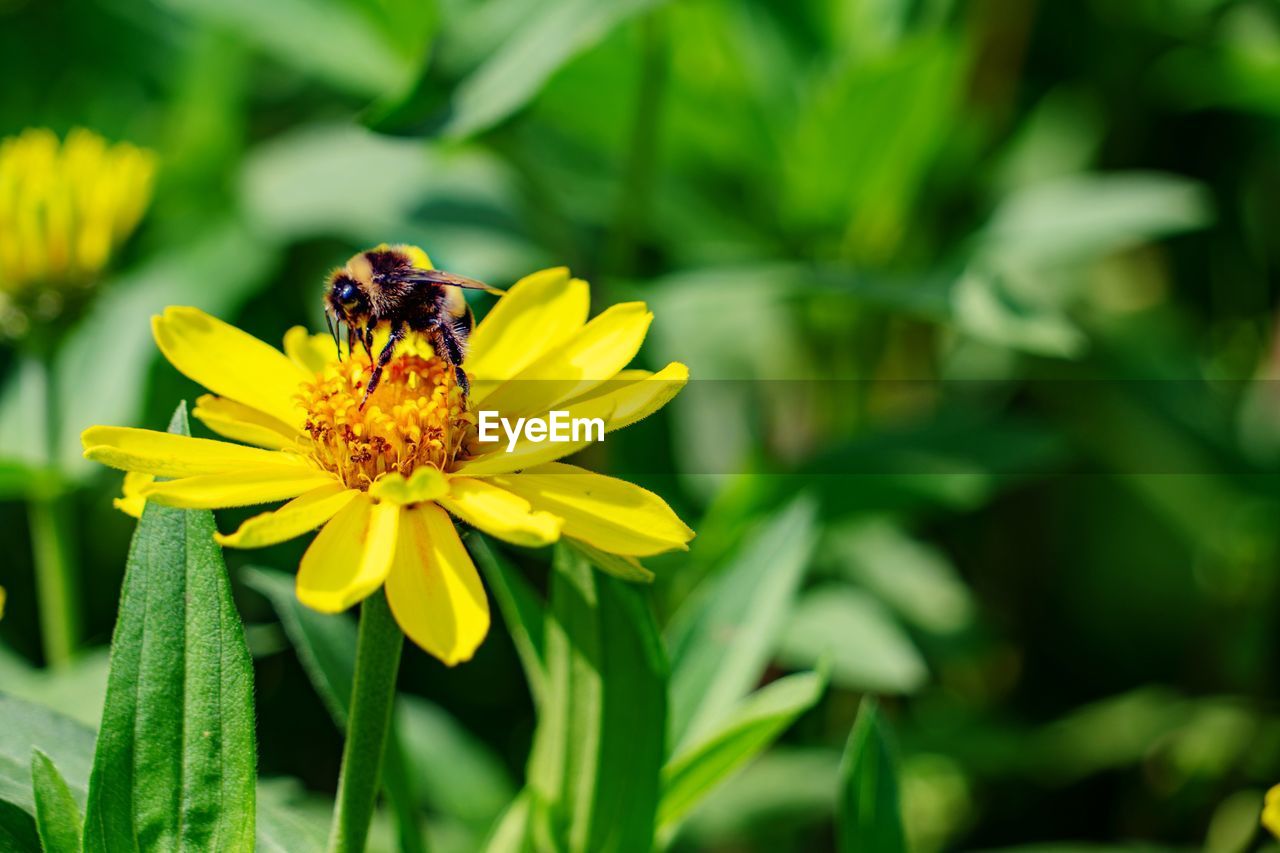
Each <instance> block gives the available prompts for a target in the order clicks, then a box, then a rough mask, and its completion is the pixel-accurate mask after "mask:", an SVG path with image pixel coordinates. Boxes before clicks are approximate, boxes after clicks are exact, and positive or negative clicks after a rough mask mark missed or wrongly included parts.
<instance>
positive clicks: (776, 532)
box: [669, 498, 817, 751]
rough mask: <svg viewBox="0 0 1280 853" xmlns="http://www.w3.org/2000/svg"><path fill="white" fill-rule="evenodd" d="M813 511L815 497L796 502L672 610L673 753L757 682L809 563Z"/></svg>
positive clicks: (711, 726)
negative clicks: (679, 609)
mask: <svg viewBox="0 0 1280 853" xmlns="http://www.w3.org/2000/svg"><path fill="white" fill-rule="evenodd" d="M815 515H816V507H815V505H814V503H813V501H811V500H809V499H807V498H799V499H797V500H795V501H793V502H792V504H791V505H790V506H789V507H787V508H786V509H784V510H783V511H781V512H780V513H778V514H777V515H776V516H774V517H773V518H772V519H771V520H770V521H769V522H768V524H766V525H765V526H764V527H763V528H762V529H760V530H759V531H757V532H756V534H755V535H753V536H751V537H750V538H749V539H747V540H746V541H745V542H743V544H742V547H741V548H740V549H739V551H738V553H737V555H736V556H735V557H734V558H733V560H732V561H731V562H730V564H729V565H728V566H727V567H725V568H724V569H723V570H721V572H720V573H719V575H718V576H716V577H713V578H711V579H709V580H708V581H707V582H705V583H704V584H703V586H702V588H701V590H700V592H698V593H695V595H694V597H693V598H692V599H691V600H690V602H689V604H687V605H686V607H685V610H684V611H682V612H681V613H680V614H678V615H677V618H676V620H675V622H674V623H673V624H672V627H671V630H670V634H669V637H670V648H671V659H672V672H671V719H670V723H671V729H670V735H671V743H672V744H675V745H676V747H675V748H676V750H677V751H678V750H680V749H681V748H683V746H685V745H687V744H688V743H690V742H692V741H693V740H695V739H699V738H701V737H702V736H703V735H705V734H706V733H707V732H709V731H711V730H713V729H715V728H716V727H717V726H718V724H719V723H720V721H721V720H723V719H724V718H725V717H726V715H727V714H728V713H729V712H730V710H731V709H732V708H733V706H734V705H735V704H736V703H737V702H738V700H739V699H741V698H742V697H743V696H745V695H746V694H747V692H748V691H750V690H751V689H752V688H753V687H755V685H756V684H757V683H758V682H759V680H760V676H761V675H762V674H763V673H764V670H765V667H766V666H767V665H768V663H769V661H770V659H771V658H772V657H773V654H774V650H775V645H776V642H777V640H778V638H779V636H780V635H781V632H782V629H783V627H784V625H785V624H786V620H787V617H788V616H789V615H790V612H791V606H792V602H793V600H794V598H795V592H796V589H797V587H798V586H799V584H800V580H801V578H802V577H803V576H804V571H805V569H806V568H807V566H808V565H809V558H810V556H811V555H812V553H813V548H814V544H815V541H816V539H817V534H816V527H815Z"/></svg>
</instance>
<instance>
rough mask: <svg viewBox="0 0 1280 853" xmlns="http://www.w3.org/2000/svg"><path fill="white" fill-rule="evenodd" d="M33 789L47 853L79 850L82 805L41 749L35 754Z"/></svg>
mask: <svg viewBox="0 0 1280 853" xmlns="http://www.w3.org/2000/svg"><path fill="white" fill-rule="evenodd" d="M31 788H32V790H33V791H34V792H35V800H36V828H37V829H38V830H39V832H40V843H41V844H42V845H43V846H44V850H45V853H78V851H79V850H80V832H81V828H82V827H81V823H82V821H81V818H80V807H79V806H78V805H76V799H75V797H74V796H73V795H72V793H71V789H70V788H69V787H68V786H67V783H66V780H65V779H63V778H62V774H61V773H59V772H58V768H57V767H55V766H54V764H53V761H52V760H50V758H49V756H47V755H45V754H44V753H43V752H41V751H40V750H39V749H36V750H34V751H33V752H32V754H31Z"/></svg>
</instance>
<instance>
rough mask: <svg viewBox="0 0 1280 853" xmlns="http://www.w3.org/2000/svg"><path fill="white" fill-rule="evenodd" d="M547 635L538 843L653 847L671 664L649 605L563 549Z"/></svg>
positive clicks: (536, 780)
mask: <svg viewBox="0 0 1280 853" xmlns="http://www.w3.org/2000/svg"><path fill="white" fill-rule="evenodd" d="M546 632H547V638H546V659H547V692H546V695H545V696H544V697H543V702H542V704H541V706H540V707H539V711H538V728H537V731H536V733H535V735H534V746H533V754H532V756H531V758H530V760H529V785H530V788H531V789H532V791H533V793H534V797H535V801H534V804H533V811H534V814H533V817H532V819H533V824H534V826H533V832H534V836H535V838H538V839H539V840H540V843H542V844H550V845H553V846H554V847H556V848H559V849H565V850H570V851H588V850H590V851H597V850H616V851H629V850H646V849H649V847H650V846H651V844H652V839H653V832H654V815H655V813H656V811H657V806H658V788H659V772H660V770H661V767H662V759H663V752H664V748H663V747H664V736H665V726H666V673H667V666H666V660H665V656H664V654H663V650H662V642H661V639H660V638H659V637H658V633H657V628H656V626H655V625H654V622H653V616H652V614H651V613H650V612H649V609H648V603H647V602H646V601H645V599H644V597H643V596H642V594H641V591H640V590H639V589H637V588H636V587H634V586H633V585H630V584H627V583H624V582H622V581H619V580H617V579H616V578H612V577H608V576H607V575H602V574H600V573H598V572H595V571H593V570H592V568H591V566H590V565H589V564H588V563H587V562H586V560H585V559H584V558H583V557H582V556H581V555H579V554H577V553H576V552H574V551H571V550H569V549H567V548H565V547H563V546H558V547H557V548H556V557H555V568H554V570H553V573H552V578H551V606H550V610H549V612H548V615H547V623H546Z"/></svg>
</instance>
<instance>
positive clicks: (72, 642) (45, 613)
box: [27, 484, 80, 666]
mask: <svg viewBox="0 0 1280 853" xmlns="http://www.w3.org/2000/svg"><path fill="white" fill-rule="evenodd" d="M37 489H38V492H39V493H37V494H34V495H32V497H31V501H30V504H29V506H28V510H27V512H28V517H29V518H30V523H31V545H32V551H33V554H32V556H33V557H34V559H35V567H36V601H37V605H38V607H39V609H40V634H41V638H42V640H43V642H44V657H45V662H46V663H47V664H48V665H49V666H62V665H63V664H65V663H67V662H68V661H69V660H71V656H72V655H73V654H74V653H75V650H76V641H77V639H78V637H79V626H80V600H79V596H78V595H77V594H76V592H77V590H76V571H75V562H74V561H73V559H72V555H71V552H70V546H71V541H72V540H71V530H70V528H69V526H68V524H67V500H68V496H67V495H65V494H63V493H62V490H61V489H60V488H59V487H57V486H56V485H49V486H46V485H44V484H42V485H41V486H38V487H37Z"/></svg>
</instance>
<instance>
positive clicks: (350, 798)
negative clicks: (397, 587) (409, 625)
mask: <svg viewBox="0 0 1280 853" xmlns="http://www.w3.org/2000/svg"><path fill="white" fill-rule="evenodd" d="M403 645H404V634H402V633H401V632H400V626H398V625H397V624H396V621H395V619H394V618H393V617H392V615H391V608H390V607H388V606H387V598H386V595H385V594H384V593H383V592H382V590H378V591H377V592H375V593H374V594H373V595H370V596H369V597H368V598H366V599H365V600H364V604H363V605H361V607H360V636H359V638H358V639H357V640H356V674H355V682H354V683H353V684H352V686H351V709H350V712H349V713H348V714H347V742H346V746H345V747H344V748H343V750H342V772H341V774H340V775H339V777H338V797H337V802H336V804H335V805H334V812H333V827H332V829H331V830H330V832H329V850H330V851H331V853H361V851H363V850H364V847H365V842H366V840H367V839H368V836H369V822H370V821H371V820H372V819H373V810H374V806H375V805H376V804H377V799H378V787H379V785H378V782H379V779H380V774H381V772H382V760H383V754H384V753H385V752H386V748H387V732H388V730H389V729H390V727H391V708H392V705H393V704H394V701H395V695H396V672H397V671H398V669H399V667H400V650H401V648H402V647H403Z"/></svg>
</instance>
